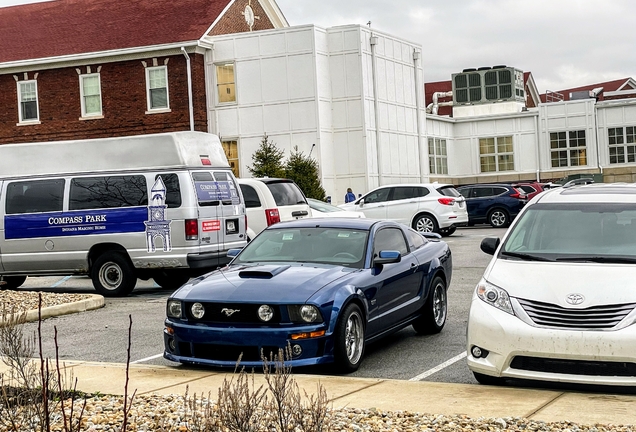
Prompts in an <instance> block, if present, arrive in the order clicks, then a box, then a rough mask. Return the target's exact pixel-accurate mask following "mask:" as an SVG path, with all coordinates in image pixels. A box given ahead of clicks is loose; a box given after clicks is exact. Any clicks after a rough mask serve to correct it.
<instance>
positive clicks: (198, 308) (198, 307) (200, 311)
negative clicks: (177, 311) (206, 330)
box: [190, 303, 205, 319]
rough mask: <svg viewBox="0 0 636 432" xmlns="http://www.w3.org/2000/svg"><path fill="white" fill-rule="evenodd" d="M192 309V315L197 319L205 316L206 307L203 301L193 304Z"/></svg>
mask: <svg viewBox="0 0 636 432" xmlns="http://www.w3.org/2000/svg"><path fill="white" fill-rule="evenodd" d="M190 311H191V312H192V316H193V317H195V318H196V319H201V318H203V315H205V308H204V307H203V305H202V304H201V303H195V304H193V305H192V308H190Z"/></svg>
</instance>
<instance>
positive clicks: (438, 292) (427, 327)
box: [413, 276, 448, 334]
mask: <svg viewBox="0 0 636 432" xmlns="http://www.w3.org/2000/svg"><path fill="white" fill-rule="evenodd" d="M447 313H448V298H447V292H446V283H445V282H444V280H443V279H442V278H441V277H439V276H435V278H434V279H433V282H431V289H430V290H429V294H428V299H427V300H426V303H424V306H423V307H422V315H421V316H420V317H419V318H418V319H417V320H415V321H414V322H413V329H414V330H415V331H416V332H417V333H419V334H434V333H439V332H441V331H442V329H443V328H444V324H446V315H447Z"/></svg>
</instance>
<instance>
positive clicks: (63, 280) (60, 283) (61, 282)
mask: <svg viewBox="0 0 636 432" xmlns="http://www.w3.org/2000/svg"><path fill="white" fill-rule="evenodd" d="M71 277H72V276H64V277H63V278H62V279H60V280H59V281H57V282H55V283H54V284H53V285H51V288H55V287H56V286H59V285H62V284H63V283H64V282H66V281H67V280H69V279H70V278H71Z"/></svg>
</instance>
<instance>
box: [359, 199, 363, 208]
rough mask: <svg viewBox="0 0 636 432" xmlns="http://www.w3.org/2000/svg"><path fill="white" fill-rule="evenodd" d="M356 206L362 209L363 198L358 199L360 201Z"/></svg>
mask: <svg viewBox="0 0 636 432" xmlns="http://www.w3.org/2000/svg"><path fill="white" fill-rule="evenodd" d="M358 205H359V206H360V207H362V206H363V205H364V198H360V199H359V200H358Z"/></svg>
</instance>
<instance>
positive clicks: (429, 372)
mask: <svg viewBox="0 0 636 432" xmlns="http://www.w3.org/2000/svg"><path fill="white" fill-rule="evenodd" d="M463 358H466V351H464V352H463V353H461V354H458V355H456V356H455V357H453V358H452V359H450V360H446V361H445V362H444V363H441V364H438V365H437V366H435V367H434V368H432V369H429V370H427V371H426V372H424V373H421V374H419V375H418V376H415V377H413V378H411V379H410V380H409V381H422V380H423V379H424V378H428V377H429V376H431V375H433V374H434V373H436V372H439V371H441V370H442V369H444V368H446V367H448V366H450V365H452V364H453V363H456V362H458V361H460V360H461V359H463Z"/></svg>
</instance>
